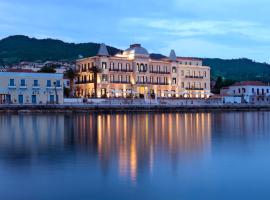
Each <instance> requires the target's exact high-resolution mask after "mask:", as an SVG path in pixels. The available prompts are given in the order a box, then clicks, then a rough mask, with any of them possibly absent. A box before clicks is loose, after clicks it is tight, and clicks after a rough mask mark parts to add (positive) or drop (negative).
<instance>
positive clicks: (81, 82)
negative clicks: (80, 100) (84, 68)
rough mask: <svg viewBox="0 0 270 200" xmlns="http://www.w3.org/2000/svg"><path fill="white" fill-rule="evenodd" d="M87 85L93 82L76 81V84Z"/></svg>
mask: <svg viewBox="0 0 270 200" xmlns="http://www.w3.org/2000/svg"><path fill="white" fill-rule="evenodd" d="M87 83H94V80H85V81H84V80H83V81H77V82H76V84H87Z"/></svg>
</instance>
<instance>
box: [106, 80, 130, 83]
mask: <svg viewBox="0 0 270 200" xmlns="http://www.w3.org/2000/svg"><path fill="white" fill-rule="evenodd" d="M110 83H118V84H131V82H130V81H114V80H111V81H110Z"/></svg>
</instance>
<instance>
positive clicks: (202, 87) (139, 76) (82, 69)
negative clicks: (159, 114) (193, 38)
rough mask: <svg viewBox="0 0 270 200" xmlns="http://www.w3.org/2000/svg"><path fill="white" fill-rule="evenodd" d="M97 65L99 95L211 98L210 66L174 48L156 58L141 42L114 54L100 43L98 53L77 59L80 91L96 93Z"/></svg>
mask: <svg viewBox="0 0 270 200" xmlns="http://www.w3.org/2000/svg"><path fill="white" fill-rule="evenodd" d="M93 66H95V67H97V68H99V69H100V70H101V71H100V72H99V73H98V74H97V97H101V98H104V97H124V98H126V97H134V96H135V97H141V98H156V97H159V98H160V97H164V98H208V97H209V96H210V68H209V67H207V66H203V65H202V61H201V60H199V59H194V58H180V57H177V56H176V54H175V52H174V50H172V51H171V53H170V55H169V57H163V58H160V59H155V58H152V57H151V56H150V54H149V53H148V51H147V50H146V49H145V48H143V47H142V46H141V45H140V44H134V45H131V46H130V48H128V49H126V50H125V51H123V52H121V53H119V54H116V55H114V56H111V55H109V53H108V50H107V47H106V46H105V45H104V44H101V45H100V48H99V51H98V53H97V55H96V56H93V57H88V58H83V59H79V60H77V61H76V71H77V72H78V77H77V80H76V95H77V96H79V97H93V96H94V91H95V90H94V79H95V78H94V73H93V70H92V67H93Z"/></svg>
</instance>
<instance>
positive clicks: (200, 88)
mask: <svg viewBox="0 0 270 200" xmlns="http://www.w3.org/2000/svg"><path fill="white" fill-rule="evenodd" d="M186 90H204V88H186Z"/></svg>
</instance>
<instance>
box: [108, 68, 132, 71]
mask: <svg viewBox="0 0 270 200" xmlns="http://www.w3.org/2000/svg"><path fill="white" fill-rule="evenodd" d="M109 71H111V72H133V69H114V68H110V69H109Z"/></svg>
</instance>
